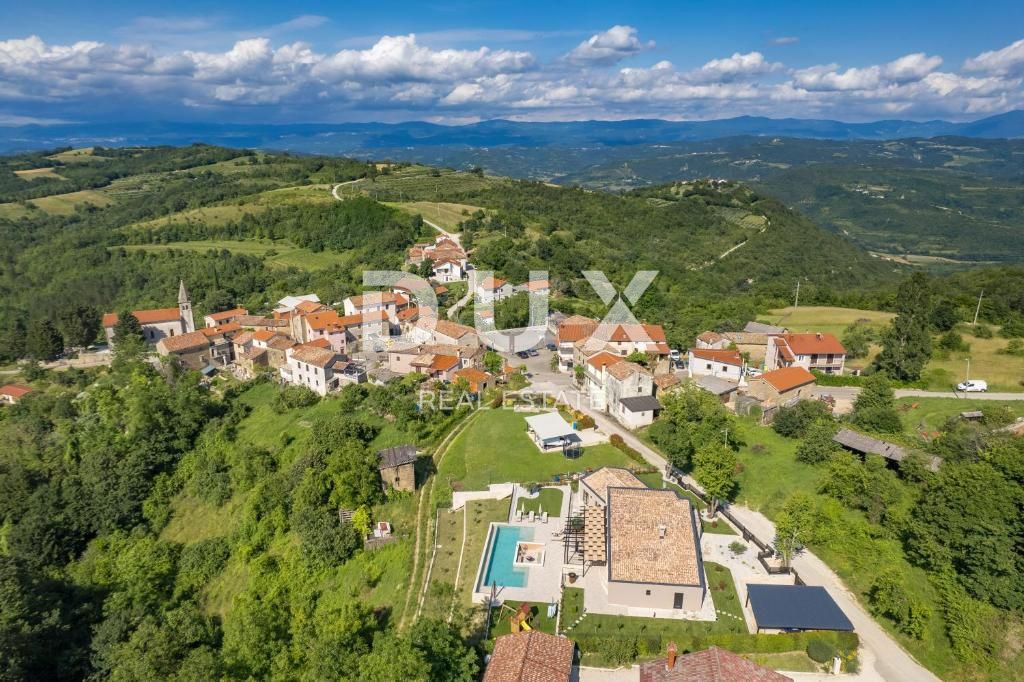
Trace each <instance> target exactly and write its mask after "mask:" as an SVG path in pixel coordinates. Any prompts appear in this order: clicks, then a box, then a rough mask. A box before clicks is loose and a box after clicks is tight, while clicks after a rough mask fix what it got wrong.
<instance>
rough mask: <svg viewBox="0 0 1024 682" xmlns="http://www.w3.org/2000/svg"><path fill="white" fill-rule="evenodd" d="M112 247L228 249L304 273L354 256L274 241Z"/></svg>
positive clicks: (346, 261)
mask: <svg viewBox="0 0 1024 682" xmlns="http://www.w3.org/2000/svg"><path fill="white" fill-rule="evenodd" d="M111 248H112V249H126V250H128V251H150V252H157V251H168V250H170V249H176V250H179V251H199V252H206V251H209V250H211V249H213V250H218V251H219V250H221V249H226V250H227V251H230V252H232V253H236V254H242V255H247V256H256V257H258V258H264V259H265V262H266V263H267V264H268V265H270V266H273V267H278V268H288V267H294V268H298V269H300V270H323V269H326V268H333V267H345V266H347V265H349V264H350V263H351V261H352V254H351V253H336V252H333V251H319V252H314V251H310V250H309V249H305V248H301V247H298V246H293V245H292V244H290V243H288V242H285V241H277V242H272V241H269V240H265V239H245V240H240V241H237V240H209V241H190V242H170V243H168V244H126V245H124V246H114V247H111Z"/></svg>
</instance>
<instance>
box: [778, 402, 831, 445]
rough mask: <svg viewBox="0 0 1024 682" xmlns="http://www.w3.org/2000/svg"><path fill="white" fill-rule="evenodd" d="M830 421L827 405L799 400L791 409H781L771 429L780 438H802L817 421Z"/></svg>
mask: <svg viewBox="0 0 1024 682" xmlns="http://www.w3.org/2000/svg"><path fill="white" fill-rule="evenodd" d="M825 420H828V421H832V416H831V413H830V412H829V409H828V405H826V404H825V403H824V402H823V401H821V400H801V401H799V402H798V403H797V404H796V405H793V406H792V407H783V408H781V409H780V410H779V411H778V414H776V415H775V419H774V420H772V429H774V430H775V433H777V434H779V435H780V436H786V437H787V438H803V436H804V435H805V434H806V433H807V431H808V429H810V428H811V426H812V425H813V424H815V423H816V422H819V421H825Z"/></svg>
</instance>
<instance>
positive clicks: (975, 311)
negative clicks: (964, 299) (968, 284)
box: [971, 289, 985, 327]
mask: <svg viewBox="0 0 1024 682" xmlns="http://www.w3.org/2000/svg"><path fill="white" fill-rule="evenodd" d="M984 295H985V290H984V289H982V290H981V293H980V294H978V305H977V307H976V308H975V309H974V322H972V323H971V326H972V327H977V326H978V313H980V312H981V297H982V296H984Z"/></svg>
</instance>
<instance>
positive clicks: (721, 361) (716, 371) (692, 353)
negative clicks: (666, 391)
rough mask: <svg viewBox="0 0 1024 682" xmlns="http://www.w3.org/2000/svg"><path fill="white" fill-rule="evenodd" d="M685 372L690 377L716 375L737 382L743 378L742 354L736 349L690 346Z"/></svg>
mask: <svg viewBox="0 0 1024 682" xmlns="http://www.w3.org/2000/svg"><path fill="white" fill-rule="evenodd" d="M687 360H688V362H687V366H686V372H687V375H688V376H689V377H690V378H691V379H696V378H698V377H717V378H720V379H725V380H727V381H733V382H736V383H737V384H738V383H739V382H740V380H741V379H742V378H743V356H742V355H740V352H739V351H738V350H714V349H710V348H691V349H690V350H689V351H687Z"/></svg>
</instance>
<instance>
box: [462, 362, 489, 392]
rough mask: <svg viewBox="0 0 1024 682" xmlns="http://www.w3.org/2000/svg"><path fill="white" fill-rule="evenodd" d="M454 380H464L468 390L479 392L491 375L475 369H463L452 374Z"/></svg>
mask: <svg viewBox="0 0 1024 682" xmlns="http://www.w3.org/2000/svg"><path fill="white" fill-rule="evenodd" d="M453 376H454V377H455V378H456V379H465V380H466V383H468V384H469V390H471V391H474V392H475V391H479V390H480V386H481V385H482V384H486V383H487V381H488V380H489V379H490V378H491V375H490V374H488V373H487V372H484V371H483V370H480V369H477V368H476V367H465V368H463V369H459V370H456V371H455V372H453Z"/></svg>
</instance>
